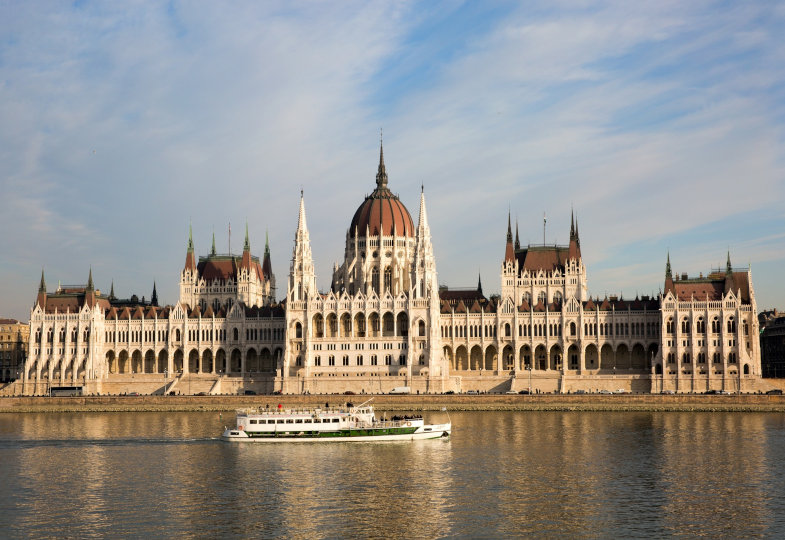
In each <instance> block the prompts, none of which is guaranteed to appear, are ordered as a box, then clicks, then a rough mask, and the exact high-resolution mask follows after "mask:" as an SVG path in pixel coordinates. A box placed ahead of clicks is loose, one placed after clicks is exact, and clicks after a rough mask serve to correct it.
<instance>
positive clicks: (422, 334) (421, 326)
mask: <svg viewBox="0 0 785 540" xmlns="http://www.w3.org/2000/svg"><path fill="white" fill-rule="evenodd" d="M417 326H418V333H419V334H420V337H425V323H424V322H423V321H420V323H419V324H418V325H417Z"/></svg>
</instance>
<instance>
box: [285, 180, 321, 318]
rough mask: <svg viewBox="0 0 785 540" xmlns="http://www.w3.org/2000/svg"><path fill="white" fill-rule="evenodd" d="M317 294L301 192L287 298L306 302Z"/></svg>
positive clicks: (303, 200) (303, 199) (309, 238)
mask: <svg viewBox="0 0 785 540" xmlns="http://www.w3.org/2000/svg"><path fill="white" fill-rule="evenodd" d="M316 292H317V291H316V275H315V274H314V268H313V257H312V255H311V237H310V234H309V233H308V224H307V223H306V218H305V198H304V196H303V193H302V191H301V192H300V214H299V216H298V218H297V231H296V232H295V235H294V250H293V252H292V264H291V267H290V269H289V290H288V292H287V297H288V299H289V300H290V301H293V300H305V299H307V298H310V297H311V296H312V295H314V294H316ZM287 312H288V310H287Z"/></svg>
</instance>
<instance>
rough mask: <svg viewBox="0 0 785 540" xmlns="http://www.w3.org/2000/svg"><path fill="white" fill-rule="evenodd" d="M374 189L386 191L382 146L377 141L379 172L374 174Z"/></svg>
mask: <svg viewBox="0 0 785 540" xmlns="http://www.w3.org/2000/svg"><path fill="white" fill-rule="evenodd" d="M376 188H377V189H387V169H385V167H384V144H383V142H382V140H381V138H380V139H379V171H378V172H377V173H376Z"/></svg>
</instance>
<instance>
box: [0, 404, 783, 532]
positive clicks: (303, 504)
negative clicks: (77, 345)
mask: <svg viewBox="0 0 785 540" xmlns="http://www.w3.org/2000/svg"><path fill="white" fill-rule="evenodd" d="M451 416H452V421H453V425H454V432H453V435H452V437H451V438H450V439H449V440H432V441H417V442H395V443H346V442H341V443H299V444H296V443H290V444H228V443H224V442H221V441H220V440H218V439H217V438H216V437H217V436H218V435H219V434H220V432H221V431H222V430H223V427H224V425H227V424H233V421H234V415H227V414H224V415H223V418H219V415H218V413H82V414H74V413H70V414H2V415H0V486H2V490H1V491H0V525H2V528H0V531H2V536H3V537H16V538H19V537H36V538H40V537H52V536H61V537H79V538H89V537H121V536H124V537H143V536H148V537H162V536H176V537H200V538H214V537H282V536H283V537H302V538H310V537H349V536H352V537H357V536H361V537H390V536H393V537H446V536H449V537H456V536H457V537H494V538H498V537H510V536H523V535H536V536H549V537H557V536H558V537H593V538H597V537H604V538H607V537H615V538H630V537H663V536H689V537H694V536H706V537H728V538H738V537H742V536H744V537H747V536H757V537H771V538H775V537H776V538H782V537H785V472H784V471H785V466H784V465H785V464H784V460H785V417H784V416H783V415H782V414H776V413H761V414H756V413H744V414H742V413H610V412H608V413H604V412H472V413H453V414H452V415H451ZM426 419H427V420H430V421H433V422H439V421H442V420H446V414H445V413H430V414H427V415H426Z"/></svg>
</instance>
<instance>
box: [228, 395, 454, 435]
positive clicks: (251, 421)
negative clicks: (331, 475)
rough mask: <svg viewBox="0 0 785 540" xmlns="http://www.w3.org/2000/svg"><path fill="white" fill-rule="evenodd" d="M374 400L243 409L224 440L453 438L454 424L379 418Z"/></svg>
mask: <svg viewBox="0 0 785 540" xmlns="http://www.w3.org/2000/svg"><path fill="white" fill-rule="evenodd" d="M369 401H370V400H368V401H366V402H365V403H363V404H361V405H358V406H357V407H355V406H353V405H352V404H351V403H347V404H346V406H345V407H338V408H332V407H325V408H324V409H322V408H314V409H282V408H280V405H279V408H278V409H241V410H238V411H237V426H236V427H234V428H231V429H227V430H226V431H224V433H223V435H222V436H221V438H222V439H223V440H225V441H232V442H235V441H236V442H245V441H253V442H284V441H303V442H315V441H334V442H335V441H401V440H403V441H410V440H416V439H437V438H439V437H449V436H450V431H451V430H452V423H450V422H448V423H446V424H425V422H424V421H423V418H422V416H408V415H406V416H393V417H392V418H390V419H385V418H383V419H377V418H376V416H375V415H374V412H373V407H372V406H371V405H369V404H368V403H369Z"/></svg>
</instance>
